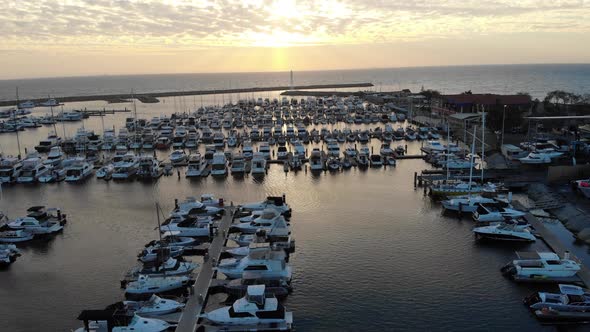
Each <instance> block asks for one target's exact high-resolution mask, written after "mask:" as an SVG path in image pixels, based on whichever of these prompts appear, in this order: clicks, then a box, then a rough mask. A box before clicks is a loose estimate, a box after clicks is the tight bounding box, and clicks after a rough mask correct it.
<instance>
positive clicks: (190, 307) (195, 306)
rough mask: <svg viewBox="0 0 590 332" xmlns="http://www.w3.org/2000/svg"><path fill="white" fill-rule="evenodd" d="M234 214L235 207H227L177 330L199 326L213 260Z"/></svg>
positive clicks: (224, 238)
mask: <svg viewBox="0 0 590 332" xmlns="http://www.w3.org/2000/svg"><path fill="white" fill-rule="evenodd" d="M233 216H234V208H233V207H228V208H226V209H225V214H224V215H223V218H221V221H220V222H219V225H218V232H217V235H216V236H215V237H214V238H213V240H211V245H210V246H209V253H208V254H209V259H207V261H206V262H204V263H203V266H202V267H201V271H200V272H199V275H198V276H197V280H196V281H195V284H194V286H193V289H194V292H191V295H190V297H189V299H188V302H187V303H186V306H185V308H184V310H183V312H182V316H181V317H180V321H179V322H178V327H177V328H176V331H177V332H194V331H195V330H196V328H197V321H198V320H199V316H200V314H201V312H202V311H203V307H204V306H205V303H206V302H205V301H206V299H207V293H208V291H209V285H210V284H211V279H212V278H213V276H214V274H215V270H214V266H213V263H212V262H213V259H215V261H219V256H220V254H221V250H222V249H223V247H224V246H225V244H226V242H227V234H228V230H229V227H230V226H231V224H232V221H233ZM224 234H225V236H224ZM199 295H201V296H202V297H200V296H199Z"/></svg>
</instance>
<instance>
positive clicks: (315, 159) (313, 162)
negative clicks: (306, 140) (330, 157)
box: [309, 148, 324, 172]
mask: <svg viewBox="0 0 590 332" xmlns="http://www.w3.org/2000/svg"><path fill="white" fill-rule="evenodd" d="M309 168H310V170H311V171H312V172H321V171H323V170H324V153H323V151H321V150H320V149H318V148H313V150H311V155H310V156H309Z"/></svg>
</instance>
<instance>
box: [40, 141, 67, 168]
mask: <svg viewBox="0 0 590 332" xmlns="http://www.w3.org/2000/svg"><path fill="white" fill-rule="evenodd" d="M64 157H65V154H64V153H63V151H62V149H61V147H60V146H54V147H52V148H51V150H49V153H48V154H47V159H45V160H43V164H45V165H48V166H52V167H56V166H60V165H61V163H62V162H63V160H64Z"/></svg>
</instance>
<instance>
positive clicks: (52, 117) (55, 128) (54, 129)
mask: <svg viewBox="0 0 590 332" xmlns="http://www.w3.org/2000/svg"><path fill="white" fill-rule="evenodd" d="M47 99H51V96H49V95H47ZM49 109H50V110H51V122H53V132H54V133H55V136H57V127H56V125H55V122H56V121H55V117H54V116H53V103H51V102H50V103H49ZM64 139H65V137H64Z"/></svg>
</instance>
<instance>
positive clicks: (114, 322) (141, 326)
mask: <svg viewBox="0 0 590 332" xmlns="http://www.w3.org/2000/svg"><path fill="white" fill-rule="evenodd" d="M78 319H79V320H82V321H84V327H81V328H78V329H76V330H75V331H74V332H128V331H135V332H163V331H170V330H171V329H175V326H174V325H171V324H168V323H167V322H165V321H163V320H159V319H154V318H144V317H140V316H138V315H133V316H132V317H129V316H127V315H126V314H124V315H121V314H119V313H118V312H117V311H116V310H115V309H111V310H83V311H82V312H81V313H80V315H79V316H78Z"/></svg>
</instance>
